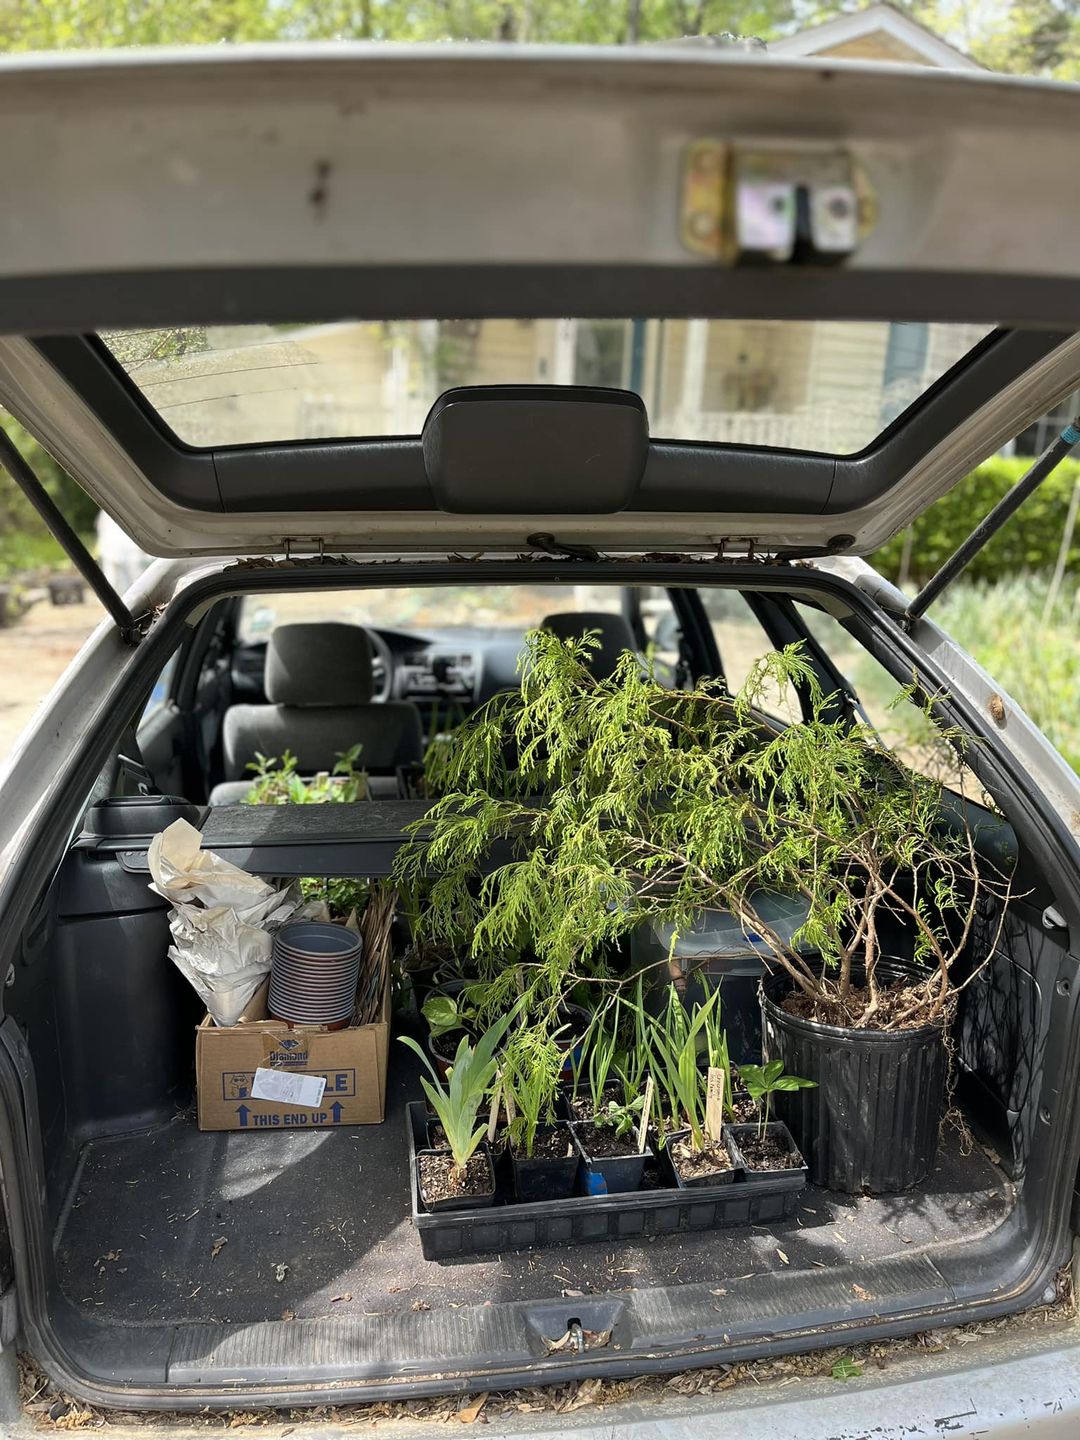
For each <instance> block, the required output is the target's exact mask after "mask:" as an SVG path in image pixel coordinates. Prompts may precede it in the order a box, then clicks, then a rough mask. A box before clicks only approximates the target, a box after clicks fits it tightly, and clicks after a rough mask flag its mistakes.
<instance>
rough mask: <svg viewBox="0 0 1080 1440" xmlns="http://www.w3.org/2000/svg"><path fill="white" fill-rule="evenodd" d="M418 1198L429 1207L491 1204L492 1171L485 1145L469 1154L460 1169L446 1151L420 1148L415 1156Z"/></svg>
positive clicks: (464, 1207)
mask: <svg viewBox="0 0 1080 1440" xmlns="http://www.w3.org/2000/svg"><path fill="white" fill-rule="evenodd" d="M416 1170H417V1179H418V1180H419V1184H420V1198H421V1200H423V1202H424V1204H425V1205H426V1206H427V1208H428V1209H429V1210H433V1211H438V1210H463V1209H467V1208H469V1207H480V1206H484V1205H490V1204H491V1202H492V1201H493V1200H494V1198H495V1172H494V1170H493V1169H492V1165H491V1156H490V1155H489V1154H488V1151H487V1148H486V1147H481V1149H479V1150H477V1151H476V1153H475V1154H474V1155H472V1156H470V1158H469V1160H468V1162H467V1163H466V1165H465V1169H464V1171H463V1172H462V1173H458V1172H457V1171H456V1169H455V1166H454V1157H453V1156H452V1155H451V1154H450V1153H449V1152H438V1151H429V1150H421V1152H420V1154H419V1155H418V1156H417V1157H416Z"/></svg>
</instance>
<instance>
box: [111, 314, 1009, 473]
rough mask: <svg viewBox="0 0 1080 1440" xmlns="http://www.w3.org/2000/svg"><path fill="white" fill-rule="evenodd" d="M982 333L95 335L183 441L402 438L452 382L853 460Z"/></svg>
mask: <svg viewBox="0 0 1080 1440" xmlns="http://www.w3.org/2000/svg"><path fill="white" fill-rule="evenodd" d="M986 333H987V331H986V329H985V328H984V327H982V326H977V325H947V324H922V323H918V324H914V323H909V322H907V321H904V322H898V321H839V320H809V321H794V320H792V321H786V320H768V321H743V320H681V319H679V320H656V319H636V320H634V319H628V320H529V319H518V320H500V319H488V320H408V321H405V320H402V321H389V322H378V323H374V322H369V321H359V320H353V321H338V322H336V323H333V324H323V325H234V326H207V327H205V328H186V329H185V328H177V329H170V330H139V331H122V332H114V333H111V334H108V335H104V336H102V339H103V340H104V342H105V344H106V345H107V347H108V348H109V350H110V351H111V352H112V355H113V357H114V358H115V360H116V361H117V362H118V363H119V365H120V366H121V368H122V369H123V371H124V372H125V373H126V374H127V376H128V378H129V380H130V381H131V383H132V384H134V385H135V386H136V387H137V389H138V390H139V392H140V393H141V394H142V396H143V398H144V399H145V400H146V402H147V403H148V404H149V405H150V406H151V407H152V408H153V409H154V410H155V411H156V412H157V414H158V416H159V417H160V419H161V420H162V421H163V422H164V424H165V425H167V426H168V428H169V429H170V430H172V431H173V433H174V434H175V435H176V436H177V437H178V438H179V439H180V440H181V441H183V442H184V443H185V444H187V445H191V446H210V447H218V446H229V445H248V444H260V443H261V444H268V443H278V442H288V441H296V440H320V439H346V438H356V437H363V436H380V435H415V434H417V433H419V431H420V429H421V428H422V426H423V423H424V417H425V416H426V414H427V412H428V410H429V409H430V408H431V405H432V403H433V402H434V400H435V399H436V398H437V396H439V395H440V394H441V393H442V392H443V391H444V390H448V389H450V388H451V387H452V386H455V385H494V384H555V385H560V384H566V385H570V384H577V385H600V386H607V387H612V388H617V389H627V390H633V391H635V392H636V393H637V394H639V395H640V396H641V397H642V399H643V400H644V401H645V405H646V408H647V409H648V412H649V418H650V427H651V430H652V433H653V435H655V436H658V437H664V438H668V439H678V440H693V441H705V442H713V443H718V444H719V443H723V444H735V445H754V446H768V447H771V448H774V449H794V450H810V451H818V452H824V453H826V454H837V455H843V454H851V453H855V452H857V451H859V450H863V449H865V448H866V447H867V446H868V445H870V444H871V443H872V441H873V440H874V438H875V437H876V436H877V435H879V434H880V433H881V431H882V430H884V429H885V428H886V427H887V426H888V425H889V424H890V423H891V422H892V421H893V420H895V419H896V418H897V417H898V416H899V415H900V414H902V413H903V412H904V411H905V410H907V409H908V408H909V407H910V406H911V405H913V404H914V403H915V402H916V401H917V400H918V399H919V398H920V397H921V396H922V395H924V394H925V393H926V391H927V390H928V389H929V388H930V387H931V386H932V385H933V384H934V383H935V382H936V381H937V380H939V379H940V378H941V377H942V376H943V375H944V374H945V373H946V371H948V370H950V369H952V367H953V366H955V365H957V364H958V363H959V362H960V361H961V360H962V359H963V358H964V357H965V356H966V355H967V354H968V353H969V352H970V351H971V349H972V348H973V347H974V346H975V345H976V344H978V342H979V341H980V340H981V339H982V337H983V336H984V335H985V334H986Z"/></svg>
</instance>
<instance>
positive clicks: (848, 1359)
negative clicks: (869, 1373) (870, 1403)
mask: <svg viewBox="0 0 1080 1440" xmlns="http://www.w3.org/2000/svg"><path fill="white" fill-rule="evenodd" d="M861 1374H862V1366H861V1365H860V1364H858V1362H857V1361H856V1360H855V1357H854V1356H853V1355H844V1356H843V1357H842V1358H841V1359H839V1360H837V1362H836V1364H835V1365H834V1366H833V1367H832V1378H833V1379H834V1380H857V1379H858V1378H859V1376H860V1375H861Z"/></svg>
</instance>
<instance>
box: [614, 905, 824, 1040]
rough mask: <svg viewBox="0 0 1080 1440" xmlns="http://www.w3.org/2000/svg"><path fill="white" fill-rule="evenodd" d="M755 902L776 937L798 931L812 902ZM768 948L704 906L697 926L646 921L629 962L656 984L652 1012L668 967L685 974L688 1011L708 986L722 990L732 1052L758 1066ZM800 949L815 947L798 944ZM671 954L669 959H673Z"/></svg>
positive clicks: (650, 998) (724, 915)
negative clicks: (761, 990) (760, 997)
mask: <svg viewBox="0 0 1080 1440" xmlns="http://www.w3.org/2000/svg"><path fill="white" fill-rule="evenodd" d="M756 903H757V904H759V905H760V906H761V912H760V913H761V914H762V917H763V918H764V919H767V920H768V921H769V922H770V924H771V926H772V928H773V929H774V930H775V932H776V933H777V935H779V936H780V937H781V938H782V939H784V940H786V941H791V937H792V936H793V935H794V934H795V933H796V932H797V931H798V929H799V927H800V926H801V925H802V924H803V923H804V922H805V920H806V917H807V915H808V913H809V907H808V905H807V904H806V903H805V902H804V901H802V900H799V899H796V898H795V897H794V896H779V895H773V896H764V895H761V894H760V893H759V894H758V895H757V897H756ZM766 953H767V951H766V948H765V946H764V943H763V942H762V940H761V938H760V937H759V936H755V935H754V934H752V933H751V932H750V931H749V930H747V929H746V928H745V927H744V926H743V924H742V922H741V921H739V920H737V919H736V917H735V916H734V915H732V914H730V913H729V912H727V911H721V910H703V911H701V912H700V914H699V915H698V917H697V920H696V922H695V924H693V925H691V926H690V927H688V928H685V927H684V928H683V929H682V930H680V931H679V933H678V935H677V936H676V934H675V927H674V926H671V925H666V924H645V925H642V926H640V927H639V928H638V930H636V931H635V932H634V934H633V936H632V937H631V942H630V954H631V963H632V965H633V967H634V968H635V969H641V970H644V972H645V974H646V975H648V976H650V980H649V982H647V983H649V984H650V985H651V986H652V987H653V988H652V991H651V994H649V995H647V997H646V1005H647V1006H648V1008H649V1009H650V1010H652V1011H655V1010H656V1008H657V1007H658V1006H659V1005H661V1004H663V1003H664V1001H663V999H662V998H658V996H657V991H659V995H660V997H662V996H663V995H664V992H665V991H666V988H667V983H668V980H669V978H671V969H670V968H669V965H670V966H673V967H674V969H675V971H676V972H677V973H678V975H679V976H680V977H681V978H680V980H679V982H678V983H679V986H680V989H681V990H682V993H683V1003H684V1004H685V1005H686V1007H687V1009H692V1008H693V1007H694V1006H695V1005H700V1004H701V1003H702V1002H703V1001H704V999H705V988H706V986H708V988H709V990H710V991H711V990H715V989H716V988H717V987H718V986H719V989H720V1009H721V1021H722V1024H723V1027H724V1030H725V1031H726V1033H727V1039H728V1050H729V1053H730V1055H731V1058H732V1060H733V1061H734V1062H735V1063H736V1064H737V1065H745V1064H757V1062H758V1061H759V1060H760V1059H761V1003H760V1001H759V998H758V995H759V990H760V987H761V981H762V979H763V978H764V976H765V975H766V973H767V971H766V969H765V960H764V956H765V955H766ZM800 953H801V954H803V955H804V956H812V955H813V954H814V951H813V950H812V949H811V948H810V947H808V946H806V945H802V946H800ZM669 954H670V961H669Z"/></svg>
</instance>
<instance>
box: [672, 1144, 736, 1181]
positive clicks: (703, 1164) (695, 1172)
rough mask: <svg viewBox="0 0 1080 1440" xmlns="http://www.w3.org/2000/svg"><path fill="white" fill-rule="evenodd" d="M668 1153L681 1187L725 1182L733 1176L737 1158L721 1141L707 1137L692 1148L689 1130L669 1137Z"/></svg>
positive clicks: (732, 1178)
mask: <svg viewBox="0 0 1080 1440" xmlns="http://www.w3.org/2000/svg"><path fill="white" fill-rule="evenodd" d="M667 1149H668V1155H669V1156H670V1158H671V1167H672V1169H673V1170H674V1171H675V1179H676V1180H677V1181H678V1183H679V1184H680V1185H681V1186H684V1187H685V1186H694V1185H728V1184H730V1183H731V1181H732V1180H734V1179H735V1166H736V1163H737V1162H736V1159H735V1156H734V1155H733V1154H732V1153H731V1151H730V1149H729V1148H728V1146H727V1144H726V1143H725V1142H724V1141H723V1140H709V1139H706V1140H705V1143H704V1145H703V1146H702V1148H701V1149H700V1150H697V1149H695V1147H694V1144H693V1141H692V1140H691V1137H690V1132H689V1131H688V1130H684V1131H678V1132H676V1133H675V1134H674V1135H669V1136H668V1142H667Z"/></svg>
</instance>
